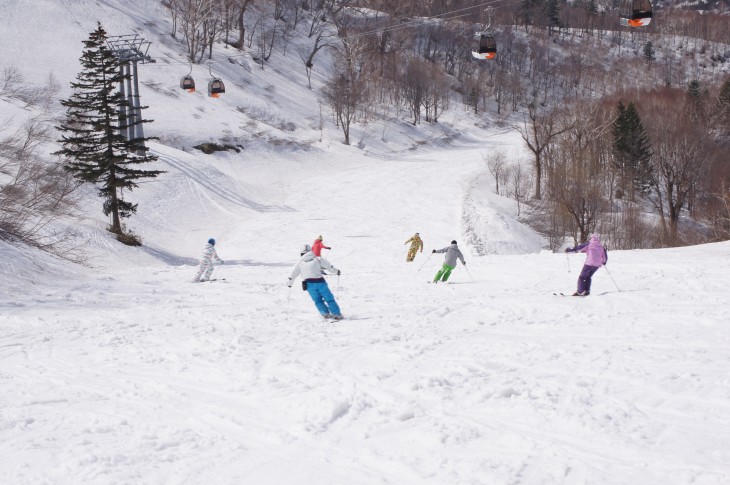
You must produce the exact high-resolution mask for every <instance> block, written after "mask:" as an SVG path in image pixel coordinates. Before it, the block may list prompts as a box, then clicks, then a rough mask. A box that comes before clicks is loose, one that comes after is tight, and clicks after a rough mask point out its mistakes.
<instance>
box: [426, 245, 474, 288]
mask: <svg viewBox="0 0 730 485" xmlns="http://www.w3.org/2000/svg"><path fill="white" fill-rule="evenodd" d="M431 253H446V257H445V258H444V265H443V266H442V267H441V269H440V270H439V272H438V273H436V276H435V277H434V279H433V282H434V283H438V281H439V280H441V281H443V282H446V281H447V280H448V279H449V276H451V272H452V271H453V270H454V268H456V258H459V259H460V260H461V264H463V265H464V266H466V261H464V255H463V254H461V251H459V248H458V247H457V245H456V241H451V246H446V247H445V248H443V249H434V250H433V251H431ZM442 277H443V278H442Z"/></svg>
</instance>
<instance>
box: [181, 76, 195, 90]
mask: <svg viewBox="0 0 730 485" xmlns="http://www.w3.org/2000/svg"><path fill="white" fill-rule="evenodd" d="M180 88H182V89H184V90H185V91H187V92H189V93H194V92H195V79H193V77H192V76H183V78H182V79H180Z"/></svg>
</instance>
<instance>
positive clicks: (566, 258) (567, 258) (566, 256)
mask: <svg viewBox="0 0 730 485" xmlns="http://www.w3.org/2000/svg"><path fill="white" fill-rule="evenodd" d="M565 262H566V263H567V264H568V273H570V256H568V253H565Z"/></svg>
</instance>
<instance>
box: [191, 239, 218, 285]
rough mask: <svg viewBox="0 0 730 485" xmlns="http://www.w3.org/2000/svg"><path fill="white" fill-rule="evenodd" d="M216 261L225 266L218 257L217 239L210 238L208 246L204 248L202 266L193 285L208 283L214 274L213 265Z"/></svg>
mask: <svg viewBox="0 0 730 485" xmlns="http://www.w3.org/2000/svg"><path fill="white" fill-rule="evenodd" d="M216 261H217V262H219V263H220V264H223V260H222V259H221V258H219V257H218V253H216V251H215V239H213V238H210V239H208V244H206V245H205V247H204V248H203V254H201V255H200V266H198V274H196V275H195V278H193V283H197V282H199V281H208V280H209V279H210V275H211V273H213V264H214V263H215V262H216ZM201 276H202V277H201Z"/></svg>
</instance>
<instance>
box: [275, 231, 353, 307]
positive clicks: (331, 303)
mask: <svg viewBox="0 0 730 485" xmlns="http://www.w3.org/2000/svg"><path fill="white" fill-rule="evenodd" d="M299 254H300V256H301V257H302V258H301V259H300V260H299V262H298V263H297V264H296V265H294V269H292V272H291V275H289V281H288V282H287V286H288V287H289V288H291V286H292V285H293V284H294V280H295V279H296V278H297V276H300V275H301V277H302V280H303V281H302V283H303V284H302V289H304V290H305V291H307V292H308V293H309V296H310V297H311V298H312V301H313V302H314V306H316V307H317V310H318V311H319V313H320V314H321V315H322V316H323V317H324V318H331V319H334V320H342V313H341V312H340V307H339V305H338V304H337V302H336V301H335V297H334V295H333V294H332V292H331V291H330V289H329V286H327V282H326V281H325V279H324V277H323V276H322V275H323V274H324V273H323V272H322V270H325V269H326V270H328V271H330V272H332V273H334V274H337V275H339V274H340V270H339V269H337V268H335V267H334V266H332V263H330V262H329V261H327V260H326V259H324V258H318V257H317V256H315V254H314V253H313V252H312V248H311V247H310V246H309V244H305V245H304V246H303V247H302V250H301V252H300V253H299Z"/></svg>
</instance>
